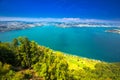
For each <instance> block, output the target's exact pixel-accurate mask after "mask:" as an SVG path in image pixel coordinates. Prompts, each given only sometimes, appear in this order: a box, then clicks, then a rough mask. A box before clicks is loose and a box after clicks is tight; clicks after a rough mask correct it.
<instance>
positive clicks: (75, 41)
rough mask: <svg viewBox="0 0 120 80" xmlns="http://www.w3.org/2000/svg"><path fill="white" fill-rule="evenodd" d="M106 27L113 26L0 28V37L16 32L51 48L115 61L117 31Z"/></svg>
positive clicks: (119, 56) (119, 52) (119, 54)
mask: <svg viewBox="0 0 120 80" xmlns="http://www.w3.org/2000/svg"><path fill="white" fill-rule="evenodd" d="M109 29H114V28H104V27H99V28H92V27H82V28H75V27H71V28H60V27H55V26H43V27H33V28H29V29H23V30H14V31H8V32H0V41H3V42H5V41H12V39H14V38H17V37H19V36H26V37H28V38H29V39H30V40H34V41H36V42H37V43H38V44H40V45H43V46H46V47H49V48H51V49H54V50H58V51H62V52H65V53H69V54H73V55H78V56H82V57H87V58H92V59H98V60H103V61H107V62H119V61H120V34H115V33H108V32H105V30H109ZM115 29H116V28H115Z"/></svg>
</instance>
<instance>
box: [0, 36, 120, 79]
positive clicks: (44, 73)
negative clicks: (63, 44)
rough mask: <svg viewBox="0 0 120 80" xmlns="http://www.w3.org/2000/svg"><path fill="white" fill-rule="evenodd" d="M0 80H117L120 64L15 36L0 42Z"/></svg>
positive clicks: (119, 76) (119, 74)
mask: <svg viewBox="0 0 120 80" xmlns="http://www.w3.org/2000/svg"><path fill="white" fill-rule="evenodd" d="M0 80H120V63H118V62H117V63H107V62H103V61H99V60H93V59H88V58H83V57H78V56H74V55H69V54H65V53H63V52H60V51H54V50H51V49H49V48H46V47H44V46H40V45H38V44H37V43H36V42H34V41H29V40H28V39H27V38H22V37H19V38H17V39H14V40H13V41H12V42H11V43H7V42H0Z"/></svg>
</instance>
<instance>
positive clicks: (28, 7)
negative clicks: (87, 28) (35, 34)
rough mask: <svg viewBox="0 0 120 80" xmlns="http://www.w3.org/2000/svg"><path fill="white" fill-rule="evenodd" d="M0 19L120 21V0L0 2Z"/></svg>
mask: <svg viewBox="0 0 120 80" xmlns="http://www.w3.org/2000/svg"><path fill="white" fill-rule="evenodd" d="M0 17H30V18H83V19H104V20H120V0H0Z"/></svg>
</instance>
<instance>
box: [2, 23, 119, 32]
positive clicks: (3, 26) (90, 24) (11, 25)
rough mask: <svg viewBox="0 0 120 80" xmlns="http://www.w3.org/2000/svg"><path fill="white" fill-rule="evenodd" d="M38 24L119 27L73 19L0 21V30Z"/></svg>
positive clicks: (38, 25) (114, 24)
mask: <svg viewBox="0 0 120 80" xmlns="http://www.w3.org/2000/svg"><path fill="white" fill-rule="evenodd" d="M40 26H56V27H62V28H66V27H119V28H120V24H118V23H104V22H73V21H66V22H65V21H64V22H59V21H56V22H55V21H53V22H52V21H51V22H50V21H39V22H30V21H0V32H5V31H10V30H19V29H25V28H30V27H40Z"/></svg>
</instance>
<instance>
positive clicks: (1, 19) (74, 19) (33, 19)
mask: <svg viewBox="0 0 120 80" xmlns="http://www.w3.org/2000/svg"><path fill="white" fill-rule="evenodd" d="M0 21H26V22H42V21H44V22H82V23H92V22H93V23H94V22H95V23H117V24H120V21H112V20H99V19H81V18H23V17H0Z"/></svg>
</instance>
